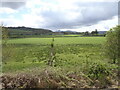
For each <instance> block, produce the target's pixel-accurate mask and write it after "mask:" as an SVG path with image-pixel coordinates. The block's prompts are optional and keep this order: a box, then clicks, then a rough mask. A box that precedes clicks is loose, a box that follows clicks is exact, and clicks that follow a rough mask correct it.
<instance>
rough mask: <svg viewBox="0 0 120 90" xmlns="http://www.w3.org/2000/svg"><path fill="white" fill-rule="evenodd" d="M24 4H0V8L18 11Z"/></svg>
mask: <svg viewBox="0 0 120 90" xmlns="http://www.w3.org/2000/svg"><path fill="white" fill-rule="evenodd" d="M25 3H26V2H1V7H7V8H11V9H18V8H20V7H22V6H24V5H25Z"/></svg>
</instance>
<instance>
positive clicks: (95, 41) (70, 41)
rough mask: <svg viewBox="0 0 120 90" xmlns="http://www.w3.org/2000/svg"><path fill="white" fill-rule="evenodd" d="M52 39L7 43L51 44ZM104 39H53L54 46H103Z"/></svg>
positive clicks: (30, 39) (15, 40)
mask: <svg viewBox="0 0 120 90" xmlns="http://www.w3.org/2000/svg"><path fill="white" fill-rule="evenodd" d="M51 41H52V38H22V39H11V40H9V41H8V43H14V44H41V45H42V44H51ZM104 42H105V37H58V38H55V42H54V43H55V44H60V45H63V44H64V45H67V44H103V43H104Z"/></svg>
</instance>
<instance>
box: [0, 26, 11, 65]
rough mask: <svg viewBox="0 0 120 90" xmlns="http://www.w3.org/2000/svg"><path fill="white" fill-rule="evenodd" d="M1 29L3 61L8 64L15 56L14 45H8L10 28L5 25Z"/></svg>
mask: <svg viewBox="0 0 120 90" xmlns="http://www.w3.org/2000/svg"><path fill="white" fill-rule="evenodd" d="M0 27H1V30H2V61H3V63H5V64H6V61H7V60H9V59H10V58H11V57H12V56H13V45H12V44H8V43H7V42H8V39H9V32H8V28H7V27H4V26H3V25H2V26H0Z"/></svg>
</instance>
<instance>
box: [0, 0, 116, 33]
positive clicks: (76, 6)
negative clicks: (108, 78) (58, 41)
mask: <svg viewBox="0 0 120 90" xmlns="http://www.w3.org/2000/svg"><path fill="white" fill-rule="evenodd" d="M106 1H107V0H2V1H1V2H0V22H1V23H4V25H5V26H26V27H35V28H46V29H51V30H54V31H55V30H72V31H78V32H79V31H93V30H95V29H98V30H100V31H104V30H109V29H110V28H111V27H114V26H116V25H117V24H118V0H108V1H107V2H106Z"/></svg>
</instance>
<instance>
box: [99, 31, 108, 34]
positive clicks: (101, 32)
mask: <svg viewBox="0 0 120 90" xmlns="http://www.w3.org/2000/svg"><path fill="white" fill-rule="evenodd" d="M106 32H107V31H98V34H106Z"/></svg>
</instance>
